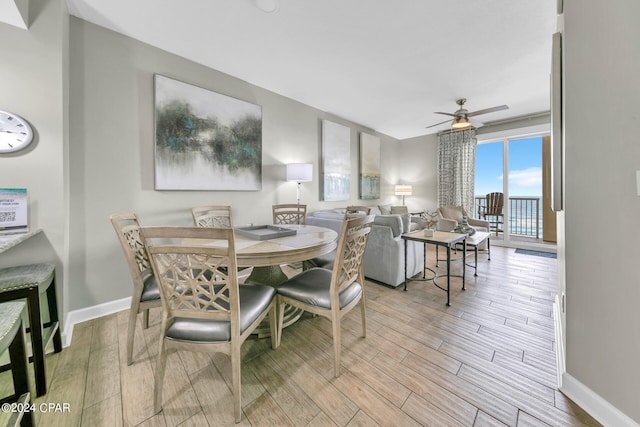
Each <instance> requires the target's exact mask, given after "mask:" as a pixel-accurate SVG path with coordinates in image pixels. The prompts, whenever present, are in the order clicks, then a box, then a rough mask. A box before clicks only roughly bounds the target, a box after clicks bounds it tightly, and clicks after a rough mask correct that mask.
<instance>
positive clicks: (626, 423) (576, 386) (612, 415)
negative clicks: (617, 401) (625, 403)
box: [560, 372, 640, 427]
mask: <svg viewBox="0 0 640 427" xmlns="http://www.w3.org/2000/svg"><path fill="white" fill-rule="evenodd" d="M560 391H561V392H562V393H564V394H566V395H567V396H568V397H569V398H570V399H571V400H573V401H574V402H575V403H577V404H578V406H580V407H581V408H582V409H584V410H585V411H587V412H588V413H589V415H591V416H592V417H593V418H595V419H596V420H597V421H598V422H600V423H602V425H604V426H615V427H640V424H638V423H636V422H635V421H634V420H632V419H631V418H630V417H628V416H627V415H625V414H624V413H622V412H621V411H620V410H619V409H618V408H616V407H615V406H613V405H612V404H611V403H609V402H607V401H606V400H605V399H603V398H602V397H600V396H599V395H598V394H596V393H594V392H593V390H591V389H590V388H588V387H587V386H585V385H584V384H582V383H581V382H580V381H578V380H576V379H575V378H574V377H572V376H571V375H569V374H567V373H566V372H565V373H564V374H563V375H562V387H561V388H560Z"/></svg>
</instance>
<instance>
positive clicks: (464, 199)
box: [438, 129, 477, 216]
mask: <svg viewBox="0 0 640 427" xmlns="http://www.w3.org/2000/svg"><path fill="white" fill-rule="evenodd" d="M476 144H477V139H476V131H475V129H470V130H463V131H455V132H446V133H443V134H441V135H439V136H438V206H463V207H464V209H465V210H466V211H467V213H468V214H469V215H470V216H473V206H474V190H475V189H474V180H475V173H476Z"/></svg>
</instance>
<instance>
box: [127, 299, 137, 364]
mask: <svg viewBox="0 0 640 427" xmlns="http://www.w3.org/2000/svg"><path fill="white" fill-rule="evenodd" d="M137 317H138V313H137V312H136V311H133V309H131V310H130V311H129V325H128V327H127V365H131V364H132V363H133V339H134V337H135V334H136V320H137Z"/></svg>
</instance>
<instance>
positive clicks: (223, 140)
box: [155, 74, 262, 191]
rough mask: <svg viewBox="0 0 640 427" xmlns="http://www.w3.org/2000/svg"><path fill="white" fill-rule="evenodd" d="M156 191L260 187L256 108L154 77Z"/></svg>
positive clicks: (259, 131) (259, 117) (259, 123)
mask: <svg viewBox="0 0 640 427" xmlns="http://www.w3.org/2000/svg"><path fill="white" fill-rule="evenodd" d="M155 188H156V190H245V191H259V190H260V189H261V188H262V108H261V107H260V106H259V105H256V104H252V103H250V102H246V101H242V100H239V99H236V98H232V97H229V96H226V95H222V94H219V93H216V92H213V91H210V90H207V89H204V88H201V87H198V86H194V85H191V84H188V83H184V82H180V81H178V80H174V79H171V78H168V77H165V76H161V75H158V74H156V75H155Z"/></svg>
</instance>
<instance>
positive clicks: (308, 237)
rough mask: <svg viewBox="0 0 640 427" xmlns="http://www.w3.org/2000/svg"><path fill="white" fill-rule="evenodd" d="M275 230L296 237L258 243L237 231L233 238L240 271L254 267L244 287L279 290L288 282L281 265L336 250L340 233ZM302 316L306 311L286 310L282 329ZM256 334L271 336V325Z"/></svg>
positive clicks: (312, 229) (311, 228)
mask: <svg viewBox="0 0 640 427" xmlns="http://www.w3.org/2000/svg"><path fill="white" fill-rule="evenodd" d="M274 227H277V228H286V229H288V230H295V234H292V235H289V236H284V237H276V238H272V239H265V240H258V239H256V238H252V237H247V236H246V235H244V234H241V233H239V232H238V230H237V229H236V232H235V233H234V236H235V246H236V260H237V263H238V267H253V270H251V273H250V274H249V276H248V277H247V278H246V279H245V280H244V283H246V284H264V285H270V286H274V287H277V286H278V285H279V284H281V283H283V282H284V281H285V280H287V279H288V276H287V275H286V274H285V273H284V272H283V271H282V268H281V267H280V265H282V264H292V263H299V262H302V261H306V260H309V259H312V258H315V257H318V256H320V255H324V254H327V253H329V252H331V251H333V250H335V249H336V247H337V240H338V233H336V232H335V231H334V230H331V229H330V228H324V227H318V226H315V225H297V224H278V225H277V226H274ZM302 313H303V310H301V309H299V308H295V307H293V306H289V305H287V306H285V310H284V322H283V325H282V326H283V327H284V328H286V327H287V326H289V325H291V324H292V323H294V322H295V321H297V320H298V319H299V318H300V316H301V315H302ZM254 333H256V334H257V335H258V337H260V338H263V337H267V336H269V335H270V333H269V325H268V322H266V321H265V322H263V324H262V325H261V326H259V327H258V328H257V329H256V330H255V332H254Z"/></svg>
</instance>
